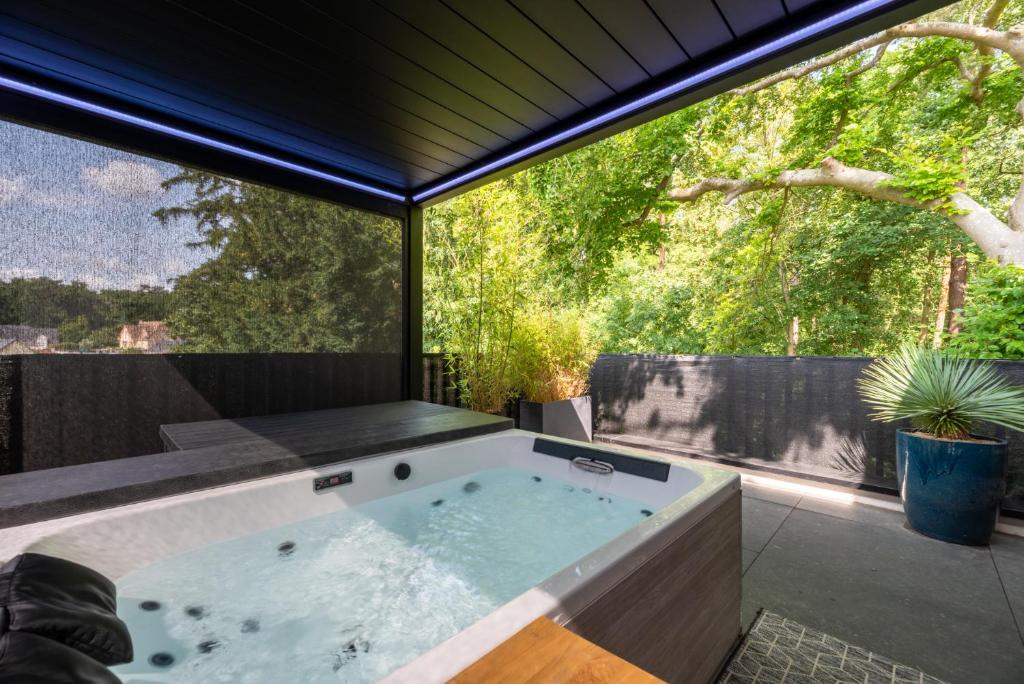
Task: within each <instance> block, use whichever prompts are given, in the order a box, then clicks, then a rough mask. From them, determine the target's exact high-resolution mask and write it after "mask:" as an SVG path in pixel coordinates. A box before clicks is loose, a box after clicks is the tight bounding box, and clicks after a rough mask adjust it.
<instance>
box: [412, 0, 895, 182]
mask: <svg viewBox="0 0 1024 684" xmlns="http://www.w3.org/2000/svg"><path fill="white" fill-rule="evenodd" d="M898 2H899V0H865V1H864V2H861V3H858V4H856V5H854V6H853V7H849V8H847V9H845V10H843V11H842V12H838V13H836V14H833V15H831V16H829V17H826V18H824V19H820V20H818V21H816V22H814V23H813V24H808V25H807V26H805V27H804V28H802V29H800V30H798V31H794V32H793V33H790V34H787V35H785V36H782V37H780V38H776V39H775V40H773V41H770V42H768V43H765V44H764V45H762V46H760V47H758V48H755V49H753V50H751V51H749V52H745V53H743V54H742V55H737V56H736V57H733V58H732V59H729V60H726V61H725V62H722V63H720V64H716V65H715V66H712V67H708V68H707V69H705V70H703V71H699V72H697V73H696V74H693V75H692V76H688V77H687V78H684V79H683V80H681V81H679V82H677V83H673V84H672V85H668V86H665V87H664V88H661V89H660V90H656V91H654V92H653V93H650V94H648V95H645V96H643V97H641V98H639V99H637V100H633V101H632V102H629V103H626V104H624V105H622V106H620V107H616V108H615V109H612V110H611V111H608V112H605V113H604V114H601V115H599V116H596V117H594V118H592V119H588V120H587V121H584V122H583V123H581V124H577V125H576V126H573V127H572V128H568V129H566V130H564V131H562V132H560V133H556V134H554V135H552V136H550V137H548V138H545V139H544V140H541V141H539V142H536V143H534V144H532V145H529V146H528V147H524V148H522V149H520V150H516V151H515V152H512V153H510V154H507V155H505V156H503V157H500V158H498V159H495V160H494V161H492V162H490V163H488V164H485V165H483V166H481V167H479V168H476V169H473V170H472V171H467V172H466V173H463V174H459V175H458V176H455V177H454V178H451V179H449V180H447V181H444V182H443V183H440V184H438V185H435V186H433V187H430V188H427V189H426V190H424V191H422V192H419V193H416V194H414V195H413V196H412V200H413V202H422V201H423V200H425V199H429V198H431V197H434V196H435V195H438V194H440V193H442V192H444V191H445V190H450V189H451V188H454V187H456V186H459V185H462V184H463V183H466V182H468V181H471V180H473V179H475V178H479V177H480V176H483V175H485V174H487V173H489V172H491V171H494V170H495V169H500V168H501V167H503V166H508V165H509V164H511V163H513V162H516V161H519V160H521V159H524V158H525V157H529V156H530V155H532V154H534V153H536V152H540V151H543V150H545V149H547V148H549V147H551V146H553V145H555V144H557V143H559V142H562V141H563V140H567V139H569V138H574V137H576V136H578V135H580V134H581V133H586V132H587V131H590V130H593V129H594V128H597V127H598V126H600V125H602V124H605V123H607V122H609V121H612V120H614V119H618V118H621V117H623V116H625V115H627V114H632V113H633V112H636V111H638V110H640V109H643V108H644V107H646V106H648V105H650V104H654V103H656V102H658V101H659V100H663V99H665V98H668V97H671V96H672V95H678V94H679V93H682V92H683V91H685V90H689V89H691V88H693V87H695V86H699V85H701V84H702V83H706V82H708V81H710V80H711V79H713V78H715V77H717V76H721V75H722V74H724V73H727V72H729V71H732V70H733V69H736V68H738V67H743V66H746V65H748V64H750V63H751V62H753V61H755V60H758V59H760V58H762V57H764V56H765V55H769V54H772V53H774V52H777V51H779V50H781V49H783V48H786V47H789V46H791V45H793V44H795V43H799V42H801V41H803V40H806V39H808V38H814V37H816V36H817V35H819V34H821V33H823V32H825V31H827V30H829V29H831V28H833V27H835V26H838V25H840V24H843V23H846V22H848V21H851V20H854V19H858V18H860V17H862V16H864V15H865V14H868V13H870V12H874V11H876V10H879V9H882V8H884V7H887V6H890V5H896V4H898Z"/></svg>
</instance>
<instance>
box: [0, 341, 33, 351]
mask: <svg viewBox="0 0 1024 684" xmlns="http://www.w3.org/2000/svg"><path fill="white" fill-rule="evenodd" d="M31 353H33V352H32V349H31V348H30V347H29V346H28V345H27V344H25V343H24V342H21V341H20V340H15V339H11V338H7V339H3V338H0V354H4V355H6V354H31Z"/></svg>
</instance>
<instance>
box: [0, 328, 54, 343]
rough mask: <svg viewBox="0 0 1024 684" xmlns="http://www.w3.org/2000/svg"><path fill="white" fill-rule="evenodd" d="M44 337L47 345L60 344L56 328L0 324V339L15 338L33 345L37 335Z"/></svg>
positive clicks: (37, 337)
mask: <svg viewBox="0 0 1024 684" xmlns="http://www.w3.org/2000/svg"><path fill="white" fill-rule="evenodd" d="M40 336H42V337H45V338H46V344H47V346H50V347H53V346H56V345H57V344H60V333H59V332H57V329H56V328H37V327H35V326H31V325H0V339H5V340H17V341H18V342H21V343H22V344H26V345H28V346H29V347H34V346H35V344H36V340H38V339H39V337H40Z"/></svg>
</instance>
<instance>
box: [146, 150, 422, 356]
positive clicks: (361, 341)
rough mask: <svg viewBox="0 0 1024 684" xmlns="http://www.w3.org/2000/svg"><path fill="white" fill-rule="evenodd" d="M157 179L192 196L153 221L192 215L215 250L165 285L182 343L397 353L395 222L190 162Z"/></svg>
mask: <svg viewBox="0 0 1024 684" xmlns="http://www.w3.org/2000/svg"><path fill="white" fill-rule="evenodd" d="M164 185H165V186H166V187H172V186H177V185H184V186H188V187H191V189H192V197H191V198H190V199H189V200H188V202H187V203H186V204H185V205H184V206H179V207H168V208H165V209H162V210H160V211H158V212H157V216H158V218H160V219H161V220H165V221H166V220H171V219H174V218H179V217H180V218H188V219H191V220H193V221H195V225H196V230H197V234H198V240H197V241H196V243H195V245H196V246H197V247H199V246H202V247H206V248H209V249H211V250H213V251H214V253H215V256H214V257H213V258H212V259H210V260H208V261H207V262H205V263H204V264H202V265H201V266H199V267H198V268H196V269H195V270H193V271H191V272H190V273H188V274H186V275H184V276H182V277H180V278H178V279H177V282H176V283H175V289H174V307H173V311H172V312H171V313H170V315H169V316H168V318H167V323H168V326H169V327H170V329H171V333H172V335H174V336H175V337H178V338H182V339H184V340H185V344H184V345H183V347H181V348H179V350H180V351H190V352H191V351H194V352H256V351H261V352H296V351H307V352H325V351H335V352H395V353H397V352H398V351H399V348H400V341H401V327H400V325H401V324H400V321H401V278H402V275H401V264H402V260H401V253H402V251H401V250H402V238H401V226H400V224H399V223H398V221H397V220H395V219H392V218H388V217H384V216H378V215H376V214H370V213H368V212H364V211H358V210H355V209H349V208H347V207H341V206H337V205H334V204H330V203H327V202H323V201H319V200H313V199H310V198H307V197H303V196H301V195H295V194H292V193H288V192H283V191H281V190H276V189H273V188H268V187H263V186H259V185H252V184H249V183H240V182H237V181H232V180H228V179H225V178H222V177H219V176H214V175H212V174H208V173H203V172H200V171H194V170H191V169H182V171H181V173H180V174H179V175H178V176H175V177H174V178H171V179H169V180H167V181H165V183H164Z"/></svg>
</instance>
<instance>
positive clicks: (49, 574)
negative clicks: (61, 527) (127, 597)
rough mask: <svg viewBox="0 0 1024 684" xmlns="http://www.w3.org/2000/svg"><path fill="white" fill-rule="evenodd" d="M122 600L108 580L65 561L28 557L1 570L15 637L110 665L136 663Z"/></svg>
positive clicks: (2, 601) (0, 594)
mask: <svg viewBox="0 0 1024 684" xmlns="http://www.w3.org/2000/svg"><path fill="white" fill-rule="evenodd" d="M116 596H117V591H116V589H115V588H114V583H113V582H111V581H110V580H108V579H107V578H106V577H104V576H103V575H101V574H100V573H98V572H96V571H95V570H91V569H89V568H87V567H85V566H84V565H79V564H78V563H72V562H71V561H67V560H63V559H61V558H53V557H51V556H44V555H41V554H37V553H26V554H22V555H20V556H16V557H15V558H13V559H11V560H10V561H8V562H7V563H6V564H5V565H4V566H3V567H2V568H0V606H3V607H5V608H6V610H7V613H8V616H7V629H8V630H10V632H11V633H15V632H20V633H23V634H34V635H38V636H41V637H46V638H47V639H52V640H53V641H56V642H60V643H61V644H64V645H65V646H69V647H71V648H73V649H76V650H77V651H79V652H81V653H83V654H85V655H87V656H89V657H90V658H94V659H95V660H98V661H99V662H100V663H103V664H104V665H116V664H117V663H127V662H130V661H131V659H132V640H131V636H130V635H129V634H128V627H127V626H126V625H125V624H124V622H122V621H121V619H120V618H118V617H117V614H116V612H115V611H116V608H117V599H116ZM0 681H2V680H0Z"/></svg>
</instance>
